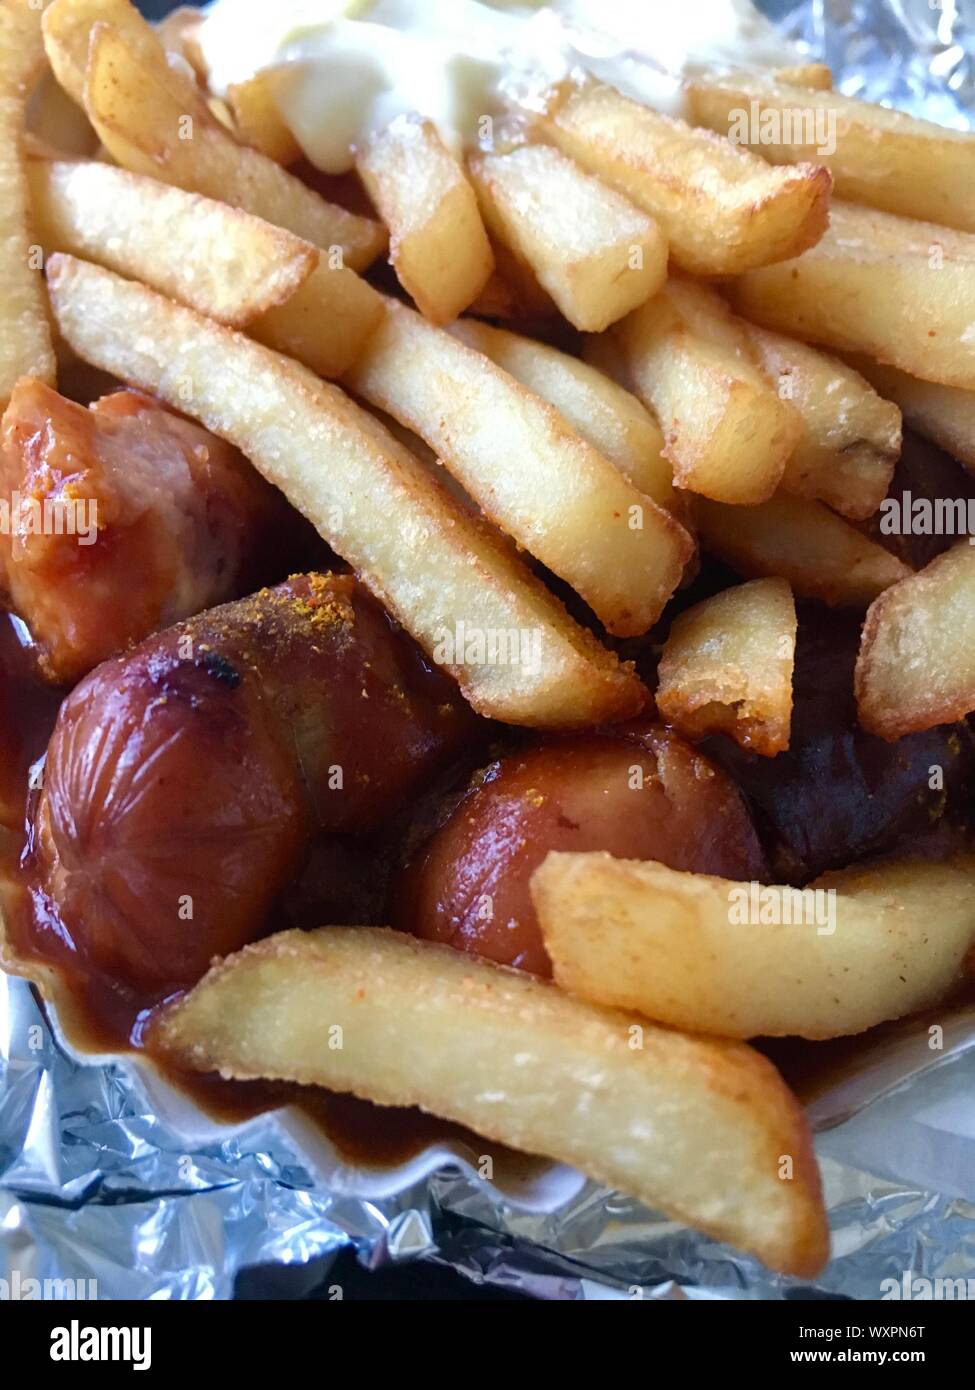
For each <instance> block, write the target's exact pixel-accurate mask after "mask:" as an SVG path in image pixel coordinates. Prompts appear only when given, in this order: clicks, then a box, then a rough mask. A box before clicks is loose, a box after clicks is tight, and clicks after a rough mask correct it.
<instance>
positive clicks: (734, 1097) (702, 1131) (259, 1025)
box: [155, 927, 828, 1274]
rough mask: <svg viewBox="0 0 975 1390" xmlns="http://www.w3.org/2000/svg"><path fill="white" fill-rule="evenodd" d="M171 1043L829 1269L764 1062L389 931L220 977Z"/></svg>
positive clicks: (280, 937)
mask: <svg viewBox="0 0 975 1390" xmlns="http://www.w3.org/2000/svg"><path fill="white" fill-rule="evenodd" d="M155 1038H156V1040H158V1042H159V1043H160V1044H161V1045H162V1046H163V1047H164V1048H165V1050H166V1051H167V1053H168V1054H169V1055H171V1056H173V1057H174V1058H175V1059H177V1060H178V1061H179V1063H180V1064H181V1065H184V1066H189V1067H191V1068H193V1069H195V1070H197V1071H219V1072H220V1073H221V1074H222V1075H224V1076H228V1077H241V1078H244V1077H251V1078H253V1077H272V1078H288V1079H290V1080H294V1081H299V1082H302V1083H305V1084H311V1085H320V1086H327V1087H328V1088H329V1089H330V1090H334V1091H351V1092H352V1093H353V1094H355V1095H358V1096H362V1097H365V1098H367V1099H369V1100H372V1101H374V1102H376V1103H377V1104H379V1105H418V1106H420V1107H421V1108H422V1109H424V1110H428V1111H430V1112H432V1113H433V1114H435V1115H440V1116H442V1117H444V1118H445V1119H450V1120H455V1121H459V1122H460V1123H462V1124H465V1125H468V1126H470V1127H471V1128H473V1129H475V1130H477V1131H478V1133H480V1134H482V1135H484V1136H485V1137H486V1139H487V1140H488V1141H490V1140H495V1141H498V1142H500V1143H503V1144H506V1145H510V1146H512V1147H514V1148H519V1149H524V1150H527V1151H528V1152H530V1153H540V1154H544V1155H546V1156H547V1157H549V1158H555V1159H558V1160H560V1161H562V1162H565V1163H571V1164H574V1165H576V1166H577V1167H579V1168H581V1169H583V1170H584V1171H585V1172H586V1173H588V1174H589V1175H590V1176H592V1177H594V1178H596V1179H598V1180H599V1181H601V1182H604V1183H608V1184H610V1185H612V1186H613V1187H618V1188H620V1189H621V1190H622V1191H624V1192H627V1193H629V1194H631V1195H632V1196H634V1197H638V1198H640V1199H641V1200H642V1201H644V1202H647V1203H649V1205H650V1206H652V1207H655V1208H658V1209H661V1210H663V1211H664V1212H666V1213H667V1214H668V1215H669V1216H671V1217H672V1218H673V1219H675V1220H677V1221H682V1222H687V1223H688V1224H690V1225H692V1226H696V1227H699V1228H700V1229H701V1230H703V1231H706V1232H708V1233H709V1234H711V1235H714V1236H716V1237H717V1238H719V1239H721V1240H728V1241H731V1242H733V1243H734V1244H735V1245H737V1246H739V1247H741V1248H742V1249H744V1250H749V1251H751V1252H752V1253H753V1254H755V1255H757V1256H758V1257H759V1259H761V1260H764V1261H765V1262H766V1263H767V1264H768V1265H770V1266H772V1267H773V1268H776V1269H782V1270H788V1271H789V1272H791V1273H794V1274H800V1273H804V1274H811V1273H813V1272H814V1271H815V1270H816V1269H818V1268H819V1267H820V1266H821V1265H822V1263H823V1261H824V1260H825V1258H826V1253H827V1248H828V1231H827V1226H826V1220H825V1216H824V1213H823V1208H822V1199H821V1197H820V1192H819V1177H818V1174H817V1172H816V1162H815V1158H814V1157H813V1154H812V1147H811V1144H810V1140H809V1135H808V1132H807V1129H806V1125H805V1121H804V1120H803V1117H802V1114H801V1111H800V1110H799V1107H798V1105H797V1104H796V1102H795V1100H794V1098H793V1097H792V1096H791V1095H790V1093H789V1091H788V1090H787V1088H786V1086H785V1084H784V1083H783V1081H782V1079H781V1078H780V1077H779V1075H778V1073H777V1072H776V1071H775V1068H774V1067H773V1066H772V1065H771V1064H770V1063H769V1062H767V1061H766V1060H765V1059H764V1058H763V1057H760V1056H759V1054H758V1053H756V1052H753V1051H752V1050H751V1049H750V1048H748V1047H746V1046H744V1045H743V1044H741V1043H728V1042H719V1041H716V1040H713V1039H710V1038H698V1037H688V1036H685V1035H683V1034H681V1033H674V1032H671V1031H669V1030H667V1029H664V1028H656V1027H654V1026H653V1025H652V1024H649V1023H646V1022H643V1021H641V1020H640V1019H638V1018H634V1017H633V1016H632V1015H627V1014H622V1013H617V1012H616V1011H614V1010H609V1009H601V1008H598V1007H597V1006H595V1005H592V1004H587V1003H584V1002H583V1001H582V1000H578V999H571V998H569V996H568V995H565V994H563V993H562V992H561V991H560V990H558V989H556V988H555V986H553V985H550V984H546V983H544V982H542V981H540V980H536V979H533V978H532V977H531V976H530V975H525V974H522V973H521V972H519V971H517V970H506V969H504V968H503V967H502V966H498V965H494V964H492V963H491V962H489V961H485V960H478V959H477V958H476V957H472V956H470V955H467V954H466V953H465V952H461V951H455V950H453V949H452V948H450V947H449V946H440V945H437V944H434V943H432V942H427V941H417V940H416V939H414V938H413V937H410V936H407V935H405V934H402V933H399V932H391V931H386V930H384V929H382V928H375V927H373V928H369V927H325V928H323V929H322V930H320V931H316V932H298V931H289V932H281V933H279V934H277V935H275V936H272V937H270V938H269V939H268V940H266V941H262V942H260V943H259V944H258V945H256V946H248V947H247V948H246V950H244V951H241V952H239V953H238V954H237V955H234V956H230V957H228V958H227V959H226V960H224V961H222V962H220V963H219V964H217V965H215V966H214V967H213V969H212V970H211V971H210V973H209V974H208V975H207V976H206V977H205V978H204V979H203V980H202V981H201V982H200V984H198V985H197V986H196V987H195V988H194V989H192V990H191V991H190V993H189V994H188V995H186V996H185V998H183V999H182V1000H180V1001H179V1002H178V1003H176V1004H175V1005H173V1006H171V1007H170V1008H169V1009H167V1010H166V1011H165V1013H164V1014H163V1015H162V1018H161V1019H160V1022H159V1024H158V1025H157V1031H156V1033H155ZM336 1039H339V1042H338V1043H337V1042H336ZM786 1157H788V1158H789V1159H791V1160H792V1161H791V1163H790V1164H788V1165H787V1166H788V1173H787V1174H785V1173H784V1172H783V1159H784V1158H786Z"/></svg>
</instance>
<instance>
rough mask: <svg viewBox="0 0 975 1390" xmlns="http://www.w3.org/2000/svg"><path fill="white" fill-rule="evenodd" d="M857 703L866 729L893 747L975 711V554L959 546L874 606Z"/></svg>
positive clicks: (863, 644)
mask: <svg viewBox="0 0 975 1390" xmlns="http://www.w3.org/2000/svg"><path fill="white" fill-rule="evenodd" d="M856 697H857V710H858V712H859V716H860V723H861V724H862V725H863V727H864V728H865V729H868V730H869V732H870V733H872V734H879V735H880V737H881V738H886V739H890V740H893V739H897V738H900V737H902V735H904V734H911V733H914V732H915V731H916V730H918V729H931V728H933V727H934V725H936V724H950V723H952V722H953V721H954V720H956V719H964V717H965V715H966V714H970V713H971V712H972V710H975V546H972V545H971V544H970V543H969V542H968V541H962V542H961V544H960V545H956V546H953V547H952V548H951V550H948V551H946V552H945V553H944V554H943V555H939V556H938V557H937V558H936V559H934V560H932V561H931V563H930V564H929V565H926V566H925V568H924V569H923V570H921V571H920V572H919V573H918V574H912V575H910V576H909V577H908V578H907V579H903V580H901V582H900V583H899V584H895V585H894V586H893V588H891V589H887V590H886V592H884V593H883V594H881V595H880V597H879V598H878V599H876V600H875V601H874V603H872V604H871V606H870V610H869V612H868V613H867V619H866V622H865V623H864V625H863V635H862V637H861V639H860V653H859V656H858V657H857V666H856Z"/></svg>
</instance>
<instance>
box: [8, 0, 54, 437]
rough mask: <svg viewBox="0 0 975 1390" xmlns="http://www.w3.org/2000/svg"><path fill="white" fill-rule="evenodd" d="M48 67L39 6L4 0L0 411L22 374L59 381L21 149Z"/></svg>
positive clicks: (21, 0) (52, 381) (25, 2)
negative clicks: (31, 104)
mask: <svg viewBox="0 0 975 1390" xmlns="http://www.w3.org/2000/svg"><path fill="white" fill-rule="evenodd" d="M43 69H44V44H43V40H42V38H41V15H40V11H39V10H37V9H35V8H34V6H33V5H31V3H30V0H7V3H4V4H3V5H0V248H2V255H0V410H4V409H5V408H6V406H7V403H8V401H9V400H10V393H11V392H12V391H13V389H14V387H15V386H16V384H17V382H18V381H19V380H20V378H21V377H22V376H36V377H39V378H40V379H41V380H43V381H46V382H48V383H50V384H52V385H53V383H54V380H55V360H54V348H53V346H52V343H51V329H50V325H49V323H48V314H47V296H46V295H45V293H44V280H43V277H42V275H41V271H42V269H43V267H42V264H41V261H40V257H39V256H38V255H37V250H36V246H35V242H34V240H33V233H32V230H31V228H30V208H29V199H30V194H29V191H28V187H27V174H26V170H25V167H24V151H23V146H24V133H25V127H26V113H27V102H28V100H29V98H30V94H31V89H32V87H33V85H34V83H35V82H36V81H37V79H38V77H39V76H40V74H41V72H42V71H43Z"/></svg>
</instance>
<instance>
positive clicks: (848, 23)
mask: <svg viewBox="0 0 975 1390" xmlns="http://www.w3.org/2000/svg"><path fill="white" fill-rule="evenodd" d="M760 8H762V9H764V10H765V11H766V13H768V14H769V15H770V16H771V17H772V18H773V19H774V20H775V22H776V23H777V25H778V26H779V27H780V29H781V31H782V32H783V33H784V34H785V35H786V36H787V37H789V38H790V39H793V40H795V41H796V42H797V43H798V44H799V45H800V46H801V47H802V48H803V49H804V51H805V52H806V53H808V54H809V55H811V56H813V57H816V58H824V59H825V60H826V61H827V62H828V63H829V64H830V65H831V67H832V68H833V70H834V73H835V74H836V76H837V80H838V84H839V85H840V86H841V88H842V90H843V91H845V92H848V93H852V94H855V95H858V96H863V97H865V98H867V99H869V100H883V101H887V102H889V103H891V104H893V105H895V106H898V107H902V108H904V109H906V110H909V111H913V112H915V113H916V114H919V115H926V116H929V117H931V118H932V119H934V120H937V121H940V122H942V123H943V124H946V125H950V126H954V127H956V128H959V129H966V128H969V127H970V125H971V118H972V114H973V113H975V79H973V64H975V7H973V6H972V5H971V4H969V3H967V0H940V5H939V6H938V7H937V8H933V7H932V5H931V4H930V3H929V0H812V3H803V4H798V5H797V4H795V3H792V2H791V0H764V3H763V4H761V6H760ZM966 11H967V13H966ZM933 1021H934V1022H937V1023H938V1024H939V1025H940V1026H941V1027H942V1028H943V1039H941V1041H942V1046H941V1047H940V1048H939V1049H937V1050H933V1049H932V1047H931V1035H930V1034H929V1030H928V1022H929V1021H928V1020H925V1021H924V1022H919V1021H917V1020H915V1021H907V1022H905V1023H903V1024H900V1025H897V1026H893V1027H890V1028H887V1029H884V1030H881V1031H880V1032H879V1033H874V1034H871V1035H868V1036H867V1037H866V1038H864V1039H863V1041H862V1046H860V1047H854V1048H852V1049H850V1050H848V1054H847V1060H846V1061H845V1062H844V1063H843V1064H842V1066H840V1067H838V1068H837V1069H836V1072H835V1074H834V1075H833V1076H832V1077H830V1078H829V1080H828V1082H823V1083H821V1084H820V1085H819V1088H818V1091H817V1092H816V1093H815V1096H814V1099H812V1100H811V1101H810V1102H809V1103H808V1113H809V1117H810V1120H811V1123H812V1125H813V1128H814V1130H815V1132H816V1149H817V1153H818V1156H819V1159H820V1164H821V1167H822V1171H823V1179H824V1185H825V1191H826V1200H827V1205H828V1209H829V1212H830V1221H831V1226H832V1236H833V1258H832V1259H831V1261H830V1263H829V1265H828V1267H827V1269H826V1270H825V1271H824V1273H823V1274H822V1275H821V1276H820V1278H819V1279H817V1280H816V1282H815V1284H809V1283H803V1282H801V1281H799V1280H796V1279H787V1278H782V1277H779V1276H776V1275H773V1274H770V1273H769V1272H768V1271H767V1270H765V1269H764V1268H763V1267H762V1266H760V1265H759V1264H758V1263H757V1262H756V1261H754V1260H752V1259H750V1258H748V1257H746V1256H743V1255H741V1254H740V1253H738V1252H737V1251H735V1250H733V1249H731V1248H730V1247H728V1246H723V1245H718V1244H716V1243H715V1242H714V1241H711V1240H709V1239H707V1238H706V1237H704V1236H701V1235H698V1234H697V1233H696V1232H694V1231H689V1230H687V1229H685V1228H683V1227H681V1226H679V1225H677V1224H676V1223H674V1222H671V1221H668V1220H666V1219H665V1218H663V1217H661V1216H659V1215H656V1214H654V1213H652V1212H649V1211H647V1210H646V1208H644V1207H642V1206H641V1205H640V1204H639V1203H638V1202H635V1201H632V1200H630V1199H629V1198H625V1197H621V1196H620V1195H619V1194H617V1193H612V1192H608V1191H606V1190H605V1189H603V1188H601V1187H599V1186H598V1185H597V1184H595V1183H592V1182H589V1181H588V1180H587V1179H585V1178H583V1177H582V1176H581V1175H580V1174H577V1173H575V1172H573V1171H571V1170H569V1169H566V1168H563V1167H560V1166H558V1165H552V1164H547V1163H543V1162H541V1161H540V1160H536V1159H525V1160H524V1164H523V1165H521V1166H519V1165H517V1164H514V1165H511V1166H510V1169H509V1166H508V1165H506V1166H505V1171H504V1172H503V1173H498V1174H497V1176H496V1179H495V1181H494V1182H493V1183H489V1182H486V1181H484V1180H483V1179H482V1178H481V1177H480V1176H479V1175H478V1172H477V1162H478V1157H479V1155H478V1154H477V1153H475V1152H474V1151H473V1150H472V1149H470V1148H468V1147H466V1146H465V1145H464V1144H462V1143H460V1142H459V1141H457V1140H453V1141H451V1142H450V1143H447V1144H444V1145H442V1146H438V1147H434V1148H429V1149H427V1150H425V1151H424V1152H422V1153H420V1154H418V1155H417V1156H416V1157H414V1158H413V1159H411V1160H410V1161H409V1162H407V1163H405V1164H402V1165H401V1166H399V1167H397V1168H392V1169H381V1170H380V1169H377V1170H369V1169H361V1168H355V1169H354V1168H350V1167H348V1166H346V1164H345V1163H344V1162H343V1161H342V1159H341V1157H340V1156H339V1155H337V1154H336V1153H335V1151H334V1150H332V1149H331V1148H330V1146H329V1145H328V1143H327V1142H326V1141H325V1139H324V1138H323V1136H322V1135H321V1134H319V1133H318V1132H317V1131H315V1130H313V1129H312V1128H311V1127H310V1126H309V1125H308V1124H307V1122H305V1121H303V1120H301V1119H300V1118H299V1117H297V1116H296V1115H295V1114H294V1113H292V1112H288V1111H281V1112H277V1113H275V1114H269V1115H263V1116H261V1117H260V1118H258V1119H256V1120H252V1121H249V1122H247V1123H246V1124H243V1125H239V1126H236V1127H221V1126H219V1125H216V1124H214V1123H211V1122H209V1121H207V1120H205V1119H204V1118H203V1117H201V1116H200V1115H199V1114H198V1113H197V1112H195V1111H194V1110H193V1108H192V1107H191V1106H190V1105H189V1104H188V1102H186V1101H184V1100H183V1099H182V1098H181V1097H179V1096H178V1095H176V1094H175V1093H174V1092H172V1091H171V1090H170V1089H169V1088H168V1087H167V1086H165V1085H164V1084H163V1083H162V1082H161V1081H159V1080H158V1079H157V1078H155V1077H153V1076H151V1075H148V1074H146V1073H145V1072H143V1071H142V1070H141V1069H139V1068H138V1067H136V1066H134V1065H133V1064H131V1063H129V1062H126V1061H123V1062H120V1061H118V1060H115V1061H112V1060H105V1061H102V1062H101V1063H100V1064H92V1061H91V1059H88V1061H87V1062H85V1063H82V1062H80V1061H79V1060H78V1059H77V1058H76V1057H74V1056H73V1055H72V1053H71V1050H70V1049H69V1048H67V1047H66V1046H65V1044H64V1042H63V1040H62V1039H60V1038H59V1036H58V1035H57V1029H56V1026H54V1027H52V1025H51V1024H50V1022H49V1021H48V1019H47V1018H46V1016H45V1013H44V1012H42V1011H41V1009H40V1008H39V1006H38V1003H37V1001H36V999H35V997H34V994H33V992H32V990H31V988H30V986H29V985H27V984H26V983H25V982H24V981H22V980H16V979H11V978H8V977H6V976H3V975H2V974H0V1279H3V1280H6V1281H7V1287H8V1288H9V1287H11V1285H12V1284H13V1283H14V1282H16V1281H19V1284H20V1286H21V1287H23V1286H24V1281H25V1280H28V1279H38V1280H45V1279H47V1280H58V1281H65V1280H73V1281H75V1283H74V1292H75V1293H77V1294H79V1295H81V1296H86V1295H87V1296H94V1297H98V1298H101V1299H121V1298H128V1299H131V1298H157V1299H208V1298H230V1297H232V1296H233V1295H234V1293H235V1291H236V1292H238V1293H240V1292H245V1293H246V1292H247V1291H253V1290H254V1289H255V1288H257V1287H258V1286H259V1287H260V1290H261V1295H262V1296H263V1297H268V1296H272V1297H300V1296H301V1295H302V1294H304V1293H307V1292H310V1291H311V1290H312V1289H313V1288H315V1287H316V1286H319V1285H321V1284H323V1283H324V1284H327V1283H328V1275H329V1268H330V1266H331V1264H332V1262H333V1261H334V1259H335V1257H336V1255H337V1254H338V1252H339V1251H340V1250H341V1249H343V1247H347V1246H350V1245H351V1246H354V1248H355V1250H356V1252H357V1254H358V1257H359V1259H360V1260H361V1262H362V1263H363V1264H364V1265H366V1266H367V1267H369V1268H376V1267H379V1266H381V1265H383V1264H387V1263H393V1262H400V1261H407V1260H412V1259H416V1258H418V1257H424V1258H428V1259H432V1260H435V1261H438V1262H440V1263H442V1264H445V1265H449V1266H451V1267H453V1268H454V1269H456V1270H458V1271H460V1272H461V1273H463V1274H465V1275H467V1276H468V1277H470V1278H471V1279H472V1280H474V1281H475V1282H477V1283H485V1284H492V1285H495V1286H498V1287H502V1288H506V1289H512V1290H518V1291H521V1292H524V1293H529V1294H533V1295H535V1296H537V1297H541V1298H551V1299H620V1298H630V1299H635V1298H646V1299H661V1300H665V1299H729V1298H747V1299H795V1298H809V1297H817V1296H819V1297H823V1296H831V1297H849V1298H856V1299H877V1298H880V1297H882V1296H885V1295H886V1296H888V1297H889V1296H896V1295H892V1290H893V1289H894V1288H895V1287H896V1288H897V1289H898V1290H899V1291H900V1296H901V1297H904V1296H905V1294H906V1293H908V1292H909V1291H910V1289H911V1285H910V1282H909V1281H910V1280H911V1279H915V1280H920V1279H926V1280H934V1279H937V1278H943V1279H959V1278H970V1277H973V1276H975V1007H969V1008H962V1009H958V1010H955V1011H954V1012H948V1011H943V1012H942V1013H941V1014H940V1015H939V1016H938V1017H937V1019H935V1020H933ZM851 1057H852V1060H851ZM258 1281H259V1283H258ZM58 1287H61V1288H62V1289H63V1288H64V1287H65V1286H64V1284H63V1282H62V1283H61V1284H60V1285H59V1286H58ZM914 1296H917V1290H916V1289H915V1295H914Z"/></svg>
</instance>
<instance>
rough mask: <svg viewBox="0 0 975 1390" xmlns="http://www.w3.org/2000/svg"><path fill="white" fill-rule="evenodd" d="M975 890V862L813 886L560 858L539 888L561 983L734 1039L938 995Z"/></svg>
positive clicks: (794, 1032) (834, 1032)
mask: <svg viewBox="0 0 975 1390" xmlns="http://www.w3.org/2000/svg"><path fill="white" fill-rule="evenodd" d="M973 889H975V858H973V857H971V856H967V857H965V858H963V859H959V860H957V861H954V862H949V863H931V862H926V861H918V860H907V861H903V860H901V861H897V862H890V861H888V862H885V863H879V864H876V865H867V866H856V867H854V868H852V869H841V870H838V871H837V872H835V873H830V874H824V875H823V877H822V878H819V879H816V881H815V882H814V883H813V884H811V885H810V886H809V887H808V888H805V889H802V888H789V887H786V886H784V885H782V884H759V883H733V882H730V881H729V880H728V879H723V878H711V877H710V876H708V875H706V874H691V873H681V872H678V871H676V870H674V869H668V868H666V867H665V866H664V865H663V864H656V863H640V862H638V861H635V860H627V859H612V858H610V856H609V855H608V854H550V855H549V856H548V857H547V858H546V860H545V862H544V863H543V864H542V866H541V867H540V868H539V869H537V870H536V871H535V874H534V876H533V878H532V886H531V891H532V897H533V899H534V902H535V908H536V911H537V912H538V918H539V921H540V922H541V925H542V933H543V935H544V938H545V946H546V949H547V951H548V953H549V955H550V956H551V958H552V964H553V968H554V971H555V979H556V982H557V983H558V984H560V985H561V986H562V987H563V988H565V989H567V990H569V991H570V992H571V993H573V994H578V995H581V996H582V997H583V998H585V999H592V1000H594V1001H597V1002H599V1003H603V1004H606V1005H613V1006H615V1007H618V1008H626V1009H636V1010H637V1011H638V1012H640V1013H644V1014H646V1015H647V1017H648V1018H652V1019H654V1020H656V1021H657V1022H660V1023H666V1024H669V1025H670V1026H671V1027H674V1028H687V1029H690V1030H692V1031H693V1032H700V1033H711V1034H714V1035H715V1036H717V1037H727V1038H754V1037H760V1036H761V1037H787V1036H796V1037H802V1038H835V1037H841V1036H843V1035H844V1034H849V1033H862V1032H863V1031H864V1030H865V1029H867V1028H872V1027H873V1026H874V1025H875V1024H877V1023H883V1022H884V1021H886V1020H887V1019H893V1018H902V1017H903V1016H904V1015H905V1014H910V1013H915V1012H916V1011H917V1010H919V1009H924V1008H927V1007H929V1006H931V1005H934V1004H938V1003H940V1002H941V1000H943V999H944V998H946V996H947V995H948V994H950V992H951V991H952V989H954V988H955V987H956V986H957V985H959V984H960V983H961V982H962V980H963V978H964V963H965V957H966V955H967V954H968V952H969V951H970V949H971V947H972V945H973V944H975V892H973Z"/></svg>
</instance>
